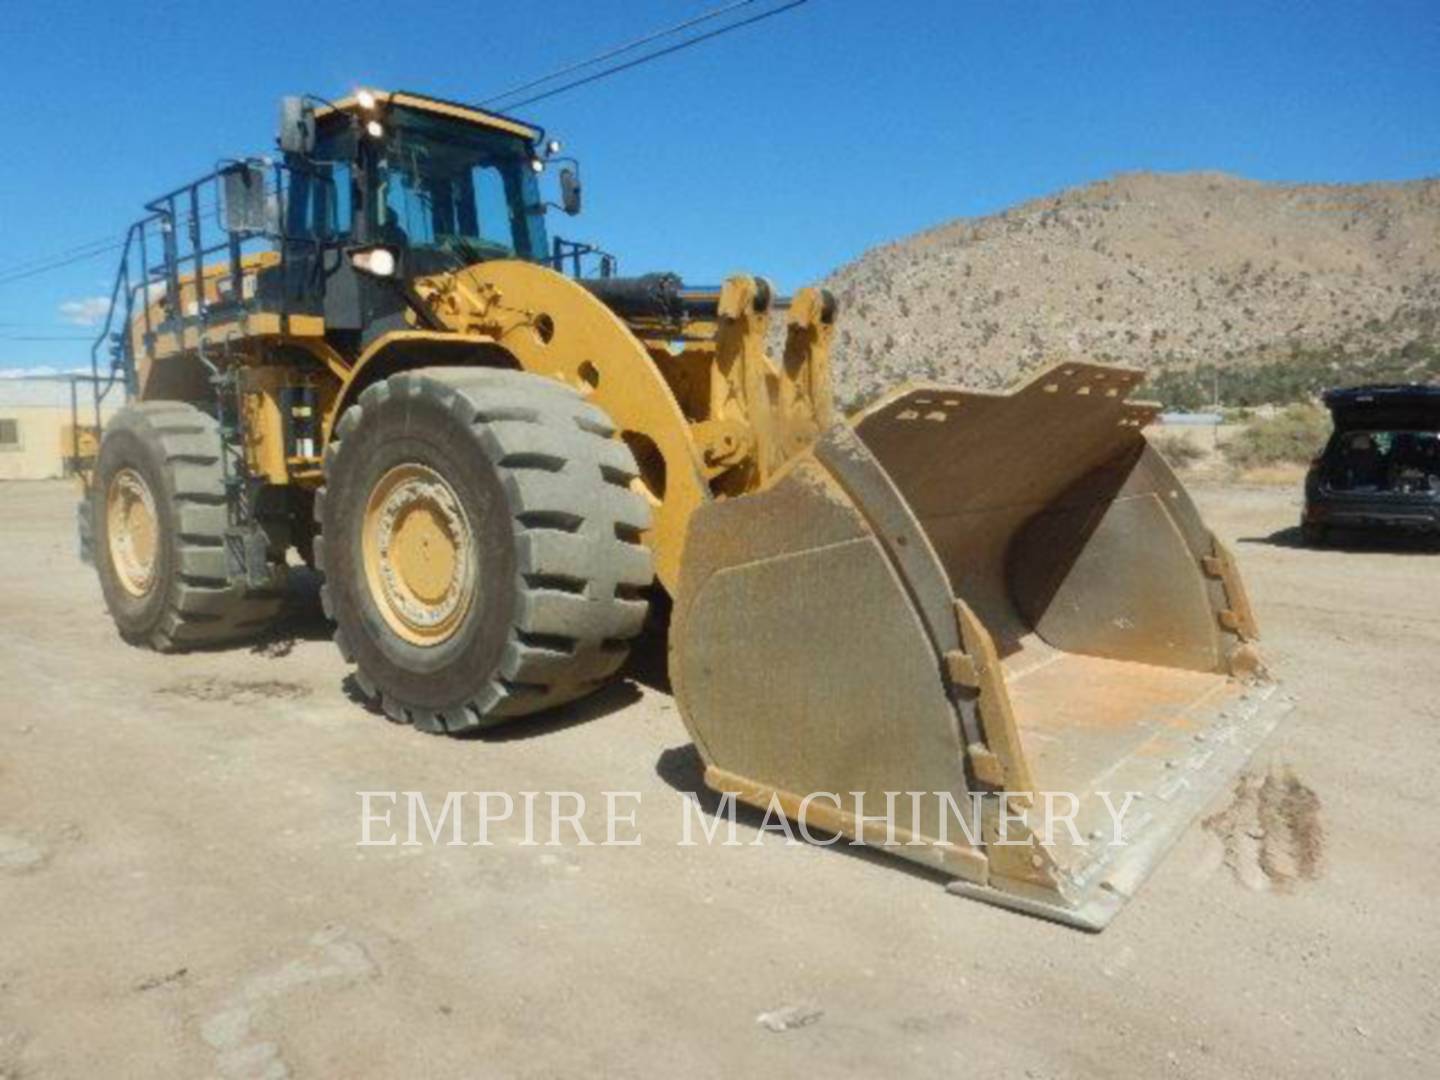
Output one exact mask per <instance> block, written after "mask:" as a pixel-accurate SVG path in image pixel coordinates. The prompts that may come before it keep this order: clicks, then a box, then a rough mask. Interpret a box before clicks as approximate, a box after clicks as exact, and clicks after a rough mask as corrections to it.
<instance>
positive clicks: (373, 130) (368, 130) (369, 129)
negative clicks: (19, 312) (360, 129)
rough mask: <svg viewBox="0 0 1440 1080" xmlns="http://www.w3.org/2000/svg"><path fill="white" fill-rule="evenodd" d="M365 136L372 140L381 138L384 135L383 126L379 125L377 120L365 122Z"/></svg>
mask: <svg viewBox="0 0 1440 1080" xmlns="http://www.w3.org/2000/svg"><path fill="white" fill-rule="evenodd" d="M365 134H366V135H369V136H370V137H371V138H372V139H380V138H383V137H384V135H385V125H384V124H382V123H380V121H379V120H370V121H367V122H366V124H365Z"/></svg>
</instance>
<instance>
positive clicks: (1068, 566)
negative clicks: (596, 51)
mask: <svg viewBox="0 0 1440 1080" xmlns="http://www.w3.org/2000/svg"><path fill="white" fill-rule="evenodd" d="M427 100H428V99H420V98H414V99H413V100H411V101H410V104H411V105H412V107H430V105H427V104H426V102H427ZM339 107H340V108H341V109H347V108H354V107H355V106H354V104H353V102H351V101H348V100H347V101H346V102H342V103H341V104H340V106H339ZM434 107H437V108H438V107H441V106H440V105H435V106H434ZM445 107H450V106H445ZM451 108H453V107H451ZM475 115H476V117H477V119H476V120H475V122H476V123H488V122H494V123H500V122H502V120H500V119H497V118H488V119H487V118H486V117H485V114H480V113H478V112H476V114H475ZM503 122H504V123H511V122H510V121H503ZM527 130H528V129H527ZM267 258H268V256H266V255H258V256H251V257H249V258H247V260H246V262H245V264H244V269H243V273H242V279H241V280H239V281H234V280H230V277H229V271H228V270H227V268H226V267H223V266H218V267H215V268H213V269H212V268H207V269H206V270H205V271H204V272H203V273H202V274H201V275H200V277H201V280H200V281H199V282H198V283H197V282H196V280H195V278H194V276H193V275H192V276H191V277H189V278H187V279H185V280H184V281H182V282H181V286H180V292H179V297H180V304H181V305H182V306H185V305H186V304H189V303H193V301H194V297H195V290H196V289H197V287H198V288H200V289H203V290H204V295H205V296H206V298H207V301H208V302H213V301H215V300H217V299H222V298H224V297H226V296H240V297H244V296H245V295H247V290H253V288H254V283H253V281H250V280H249V279H250V277H251V275H253V274H256V273H258V272H259V271H260V270H261V269H262V268H263V267H265V266H266V265H267V263H266V259H267ZM407 286H408V287H409V288H410V289H411V290H412V292H413V295H414V297H415V298H416V299H417V300H418V301H419V303H420V304H421V305H423V308H424V309H425V310H427V311H428V312H429V313H430V318H428V319H421V318H419V317H417V316H416V314H415V313H414V312H412V313H410V315H409V316H408V320H407V325H405V326H403V327H397V328H395V329H392V330H390V331H389V332H386V333H383V334H377V335H372V336H370V337H369V338H368V340H367V343H366V344H365V345H364V346H363V347H358V346H356V345H354V344H353V340H354V339H353V337H346V336H344V335H337V334H335V333H333V332H331V330H330V329H329V328H327V326H326V325H325V322H324V319H323V318H322V317H319V316H314V315H307V316H299V315H292V316H283V315H267V314H254V313H251V314H246V313H244V312H243V311H237V312H236V314H235V315H234V317H233V319H231V320H229V321H227V320H225V319H221V318H219V317H217V318H216V319H214V320H212V321H210V322H209V323H207V324H206V325H205V326H204V327H203V328H192V329H188V330H185V331H183V332H182V331H179V330H175V331H173V332H164V331H157V330H156V329H155V328H156V327H161V326H163V325H165V324H166V316H167V315H168V314H173V313H170V312H166V311H165V310H162V308H163V305H164V303H165V301H164V300H163V299H156V300H154V301H153V302H152V303H150V304H149V305H148V306H147V307H144V308H142V309H141V310H140V311H138V312H137V313H136V314H135V316H134V318H133V320H132V326H131V331H130V332H131V333H132V335H133V342H134V346H135V355H136V357H137V368H138V375H139V389H140V397H141V398H142V399H155V400H168V399H181V400H195V399H198V398H200V397H202V396H203V395H204V392H205V386H206V379H207V368H206V366H205V365H204V364H202V363H201V359H200V358H201V355H202V353H203V354H204V355H205V356H208V358H209V361H208V362H209V363H210V364H215V363H217V362H218V363H221V364H223V365H225V366H226V367H227V368H229V369H231V370H233V371H235V372H236V373H237V379H236V385H237V386H238V395H239V398H240V400H241V403H242V404H241V408H240V415H241V422H242V429H243V435H244V449H245V456H246V463H247V466H248V468H249V470H250V472H251V473H252V474H253V475H255V476H259V477H263V478H264V479H265V480H266V481H267V482H268V483H270V484H273V485H278V486H285V485H290V486H294V487H298V488H306V489H314V488H317V487H319V486H320V485H321V484H322V483H323V481H324V469H323V455H324V448H325V444H326V442H327V441H328V440H329V439H330V438H331V434H332V432H334V431H335V429H336V427H337V424H338V423H339V419H340V417H341V416H342V415H343V414H344V412H345V410H346V409H347V408H348V407H349V406H351V405H352V404H353V403H355V402H356V400H357V399H358V397H359V396H360V394H361V393H362V392H363V391H364V390H365V389H366V387H368V386H371V385H373V384H374V383H376V382H377V381H379V380H383V379H387V378H390V377H392V376H395V375H398V374H400V373H402V372H406V371H409V370H411V369H415V368H433V367H436V366H455V365H476V366H489V367H507V368H513V369H518V370H522V371H525V372H530V373H533V374H537V375H542V376H545V377H547V378H550V379H554V380H558V381H560V382H563V383H566V384H568V385H569V386H571V387H573V388H575V389H576V390H578V391H579V392H581V393H582V394H584V395H585V396H586V398H587V399H588V400H589V401H591V402H593V403H594V404H595V405H597V406H599V407H600V408H601V409H602V410H604V412H605V414H607V415H608V416H609V417H610V418H612V419H613V421H614V424H615V426H616V428H617V429H618V436H617V437H618V438H620V439H623V440H624V442H625V443H626V445H627V446H628V447H629V449H630V451H631V452H632V453H633V455H634V459H635V462H636V465H637V467H638V473H639V476H638V479H637V480H636V481H635V482H634V483H635V485H636V488H637V489H638V490H639V491H640V493H641V494H643V496H644V497H645V499H646V500H647V501H648V502H649V503H650V506H651V508H652V514H651V522H652V524H651V527H650V529H649V531H648V532H647V533H646V534H645V536H644V540H645V543H646V545H647V546H648V547H649V548H650V549H651V551H652V553H653V557H654V567H655V573H656V576H657V577H658V579H659V583H660V585H661V586H663V587H664V589H665V590H667V591H668V592H669V593H670V594H671V595H672V596H673V598H674V611H673V619H672V625H671V628H670V652H671V670H672V679H673V685H674V690H675V695H676V698H677V701H678V703H679V706H680V709H681V712H682V715H683V717H684V720H685V723H686V725H687V727H688V728H689V731H690V733H691V735H692V737H693V739H694V742H695V745H696V748H697V750H698V752H699V754H700V756H701V758H702V759H703V761H704V764H705V767H706V772H705V776H706V781H707V783H708V784H710V785H711V786H712V787H714V788H716V789H719V790H721V791H727V792H733V793H734V794H735V795H736V796H737V797H738V798H739V799H740V800H742V801H744V802H746V803H750V804H753V805H755V806H758V807H768V806H771V805H772V804H776V805H778V806H779V807H780V808H781V810H782V812H783V813H785V814H786V815H788V816H789V817H791V818H800V817H805V818H807V819H808V822H809V824H810V825H812V826H813V827H815V828H817V829H824V830H830V831H831V832H833V833H838V834H841V835H843V836H845V837H849V838H852V839H857V840H861V841H864V842H868V843H879V844H881V845H882V846H884V847H886V848H887V849H888V850H890V851H891V852H893V853H894V854H896V855H898V856H900V857H904V858H907V859H911V860H914V861H918V862H921V863H923V864H925V865H928V866H930V867H932V868H935V869H937V870H940V871H942V872H944V873H946V874H948V875H950V876H951V877H952V878H953V879H954V882H955V885H954V888H955V889H956V891H961V892H966V893H970V894H974V895H978V896H981V897H982V898H985V899H989V900H992V901H995V902H999V903H1003V904H1008V905H1011V906H1017V907H1023V908H1026V909H1027V910H1031V911H1034V912H1037V913H1040V914H1043V915H1046V916H1048V917H1053V918H1057V919H1060V920H1063V921H1066V922H1070V923H1074V924H1076V925H1081V926H1087V927H1091V928H1096V927H1099V926H1103V925H1104V924H1105V922H1107V921H1108V920H1109V918H1111V917H1112V916H1113V915H1114V913H1115V911H1116V910H1118V908H1119V906H1120V904H1121V903H1122V902H1123V901H1124V899H1125V898H1127V897H1128V896H1129V895H1130V894H1131V893H1132V892H1133V891H1134V889H1135V887H1136V886H1137V885H1138V883H1139V881H1140V880H1141V879H1143V877H1144V875H1145V873H1146V872H1148V870H1149V869H1150V868H1151V867H1152V866H1153V865H1154V863H1155V862H1156V861H1157V859H1158V858H1159V856H1160V855H1161V854H1162V853H1163V851H1164V850H1165V848H1166V847H1168V845H1169V843H1170V842H1171V841H1173V839H1174V838H1175V836H1176V835H1177V834H1178V832H1179V831H1180V830H1181V829H1183V828H1184V827H1185V825H1186V824H1188V822H1189V821H1190V820H1191V819H1192V818H1193V816H1194V815H1195V814H1196V813H1197V812H1198V810H1199V809H1200V807H1201V806H1202V805H1203V803H1204V801H1205V800H1206V799H1207V798H1209V797H1210V795H1211V794H1212V793H1213V792H1215V791H1216V790H1218V789H1219V788H1220V787H1221V786H1223V785H1224V784H1225V783H1227V782H1228V781H1229V780H1230V779H1231V778H1232V777H1233V775H1234V773H1235V772H1236V771H1237V770H1238V769H1239V768H1240V767H1241V766H1242V765H1243V763H1244V762H1245V760H1246V759H1247V757H1248V756H1249V754H1250V752H1251V751H1252V750H1253V749H1254V747H1255V746H1256V745H1258V742H1259V740H1260V739H1261V738H1263V737H1264V734H1265V733H1266V732H1267V731H1268V730H1269V728H1270V726H1271V725H1272V724H1273V723H1274V720H1275V716H1276V715H1277V712H1278V704H1277V699H1276V698H1275V697H1274V696H1273V695H1272V693H1271V690H1272V687H1271V686H1270V684H1269V683H1268V682H1267V679H1266V676H1265V673H1264V669H1263V665H1262V664H1261V662H1260V659H1259V656H1258V654H1257V652H1256V648H1255V640H1256V637H1257V630H1256V624H1255V619H1254V616H1253V615H1252V613H1251V610H1250V607H1249V604H1248V602H1247V600H1246V598H1245V593H1244V589H1243V586H1242V584H1241V581H1240V577H1239V574H1238V572H1237V570H1236V568H1235V564H1234V561H1233V559H1232V558H1231V556H1230V554H1229V552H1228V551H1227V550H1226V549H1225V547H1224V545H1223V544H1221V543H1220V542H1219V541H1218V540H1217V539H1216V537H1215V536H1214V534H1213V533H1212V532H1211V531H1210V530H1209V529H1207V528H1206V527H1205V525H1204V524H1203V522H1202V521H1201V519H1200V516H1199V514H1198V513H1197V511H1196V509H1195V507H1194V505H1193V504H1192V502H1191V501H1190V499H1189V497H1188V496H1187V494H1186V493H1185V491H1184V490H1183V488H1182V486H1181V485H1180V483H1179V481H1178V480H1177V479H1176V478H1175V476H1174V474H1173V473H1172V472H1171V471H1170V469H1169V468H1168V467H1167V466H1166V465H1165V464H1164V462H1163V461H1162V460H1161V459H1160V458H1159V456H1158V455H1157V454H1155V453H1154V452H1153V451H1152V450H1150V449H1149V447H1148V445H1147V443H1146V441H1145V438H1144V435H1143V433H1142V429H1143V428H1144V426H1145V424H1146V423H1148V422H1149V420H1150V419H1151V418H1152V417H1153V414H1154V411H1155V410H1154V407H1153V406H1150V405H1145V404H1139V403H1135V402H1133V401H1132V400H1131V396H1130V395H1131V392H1132V391H1133V389H1134V388H1135V386H1136V385H1137V383H1138V382H1139V378H1140V376H1139V374H1138V373H1137V372H1134V371H1130V370H1126V369H1122V368H1116V367H1107V366H1100V365H1096V364H1088V363H1066V364H1060V365H1057V366H1055V367H1053V368H1051V369H1049V370H1047V371H1044V372H1043V373H1041V374H1039V375H1036V376H1035V377H1033V378H1032V379H1030V380H1029V381H1027V382H1025V383H1024V384H1023V385H1021V386H1019V387H1017V388H1015V389H1013V390H1011V391H1010V392H1007V393H1000V394H995V393H981V392H977V391H972V390H965V389H960V388H953V387H943V386H915V387H906V388H902V389H899V390H896V391H895V392H893V393H891V394H889V395H887V396H886V397H884V398H882V399H881V400H880V401H878V402H875V403H874V404H872V405H871V406H869V407H868V408H866V409H864V410H863V411H862V412H860V413H859V414H858V415H856V416H854V417H851V418H849V419H845V418H841V417H838V416H836V415H835V412H834V406H833V403H832V398H831V391H830V373H829V359H828V357H829V341H830V337H831V334H832V332H833V329H834V322H835V318H836V311H835V305H834V302H833V300H832V299H831V298H830V297H829V295H828V294H826V293H824V292H823V291H822V290H820V289H813V288H812V289H804V290H801V291H800V292H799V293H797V294H796V295H795V297H793V299H792V300H791V301H790V302H789V303H788V305H787V306H786V307H785V308H784V309H783V312H782V311H780V310H778V309H777V310H774V311H772V304H771V299H770V297H771V294H770V290H769V288H768V286H767V285H766V283H765V282H764V281H763V280H762V279H759V278H754V277H747V276H736V277H733V278H731V279H729V280H728V281H726V282H725V284H724V285H723V287H721V288H720V289H719V291H718V294H717V295H715V296H714V297H713V302H712V303H711V304H709V305H708V306H707V307H706V309H705V310H706V311H709V312H713V315H711V316H707V317H706V318H704V319H695V318H691V319H687V320H686V321H685V322H684V324H683V325H680V326H677V325H675V323H674V322H673V321H672V320H658V319H657V320H647V319H646V318H644V317H629V318H626V317H622V316H621V315H619V314H617V313H616V312H615V311H614V310H612V309H611V307H609V306H607V305H606V304H605V303H603V302H602V301H601V300H600V299H599V298H597V296H596V295H594V294H593V293H592V291H590V290H587V289H586V288H585V287H584V286H582V285H581V284H579V283H577V282H576V281H574V280H572V279H570V278H568V277H565V276H563V275H562V274H560V273H557V272H555V271H554V270H551V269H549V268H546V267H544V266H541V265H537V264H534V263H529V262H522V261H516V260H503V259H502V260H490V261H481V262H476V263H474V264H472V265H469V266H467V267H465V268H463V269H459V270H455V271H451V272H444V273H439V274H430V275H427V276H422V277H418V278H416V279H414V280H413V281H411V282H408V283H407ZM773 318H783V319H784V320H785V336H784V340H785V345H784V348H783V352H782V354H781V355H780V356H778V357H773V358H772V357H770V356H768V355H767V354H766V349H765V342H766V338H767V332H768V328H769V323H770V321H771V320H772V319H773ZM172 324H173V323H172ZM297 386H299V387H306V388H308V389H310V390H312V391H313V397H312V399H311V400H313V402H314V405H313V406H312V407H313V408H315V409H316V410H318V413H319V416H318V417H317V418H316V419H318V421H319V429H320V432H321V436H320V438H319V439H318V440H317V441H316V442H315V444H314V445H311V446H306V447H303V448H301V449H300V451H299V452H295V450H294V448H293V447H292V448H291V450H289V451H287V449H286V447H287V442H286V439H285V437H284V430H285V424H286V422H287V417H286V416H285V415H284V409H285V407H286V406H285V401H286V400H287V398H286V397H285V391H286V390H287V389H293V388H295V387H297ZM914 792H918V793H922V795H923V797H922V798H918V799H917V798H914V797H912V796H911V795H909V794H907V793H914ZM857 793H858V794H860V795H862V796H863V797H864V799H865V800H866V802H865V803H864V807H865V808H864V809H859V808H858V805H857V803H856V801H855V799H854V796H855V795H856V794H857ZM1046 793H1051V795H1053V796H1054V797H1053V798H1051V797H1050V796H1047V795H1046ZM1126 793H1137V794H1136V795H1135V796H1134V797H1133V798H1132V799H1131V805H1130V807H1129V812H1128V814H1126V815H1125V817H1124V823H1123V828H1122V829H1120V830H1119V832H1115V831H1114V830H1112V828H1111V826H1112V822H1113V815H1112V813H1111V811H1110V809H1109V806H1110V803H1107V800H1111V801H1113V805H1115V806H1116V807H1117V808H1118V807H1119V806H1120V804H1121V803H1123V802H1125V796H1126ZM1066 794H1068V795H1070V796H1073V798H1074V800H1075V808H1076V809H1075V813H1074V815H1073V828H1069V827H1067V828H1064V829H1062V830H1061V835H1060V837H1059V838H1058V839H1055V838H1054V837H1053V835H1047V834H1049V833H1051V832H1053V830H1049V829H1047V827H1046V822H1045V821H1043V820H1042V817H1043V812H1045V811H1047V810H1050V809H1053V808H1054V803H1055V802H1056V801H1057V800H1059V802H1060V805H1061V806H1065V805H1066V803H1065V801H1064V799H1063V798H1062V796H1064V795H1066ZM822 796H823V797H822ZM887 799H888V800H889V801H890V802H891V803H892V804H893V805H894V807H895V810H894V811H893V813H892V814H891V820H890V821H888V822H886V824H885V825H884V827H883V828H882V827H881V826H880V825H878V824H876V823H875V822H874V821H872V820H871V817H872V815H874V814H876V813H879V812H880V811H879V810H878V809H877V808H878V807H884V806H886V803H887ZM971 805H973V806H975V807H977V808H978V811H979V814H980V821H981V830H980V834H979V835H977V836H974V837H973V838H972V837H966V836H962V835H959V830H958V826H957V824H956V823H955V822H953V821H951V820H948V818H947V815H949V814H950V813H951V809H950V808H951V807H952V806H959V807H962V808H964V807H966V806H971ZM897 814H898V820H896V815H897ZM1102 837H1103V838H1104V839H1103V841H1102V839H1101V838H1102ZM1051 840H1055V842H1053V843H1052V842H1050V841H1051ZM1117 841H1118V842H1117Z"/></svg>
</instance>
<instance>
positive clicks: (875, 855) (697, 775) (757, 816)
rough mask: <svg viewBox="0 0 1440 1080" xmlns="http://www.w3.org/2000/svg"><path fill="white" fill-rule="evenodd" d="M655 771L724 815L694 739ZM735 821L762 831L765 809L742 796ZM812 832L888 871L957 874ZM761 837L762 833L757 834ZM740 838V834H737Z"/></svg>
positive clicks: (663, 757) (945, 877)
mask: <svg viewBox="0 0 1440 1080" xmlns="http://www.w3.org/2000/svg"><path fill="white" fill-rule="evenodd" d="M655 775H656V776H658V777H659V778H660V779H661V780H663V781H664V782H665V784H666V785H667V786H668V787H670V788H672V789H673V790H674V791H675V792H676V793H677V794H679V795H680V796H681V797H682V798H684V797H686V796H693V797H694V799H695V802H696V805H698V806H699V808H700V812H701V813H702V814H704V815H705V816H706V817H707V818H710V819H712V820H713V819H715V818H718V817H721V816H722V809H723V807H722V803H721V797H720V796H719V795H718V794H716V793H715V792H714V791H712V790H710V789H709V788H708V787H706V786H705V763H704V762H703V761H701V760H700V753H699V751H697V750H696V749H695V744H694V743H686V744H685V745H684V746H672V747H670V748H669V749H668V750H662V751H661V752H660V756H659V758H657V759H656V761H655ZM734 807H735V821H736V822H737V823H738V824H739V825H741V826H742V827H744V828H745V829H748V830H753V831H754V832H755V833H757V834H758V833H759V832H760V831H761V827H762V825H763V824H764V822H765V813H764V811H761V810H757V809H755V808H754V807H753V806H747V805H746V804H745V803H742V802H739V801H738V800H737V801H736V802H735V804H734ZM778 828H779V826H778V825H772V827H771V831H775V830H776V829H778ZM808 828H809V830H810V835H812V836H814V837H815V838H816V839H817V840H818V841H820V843H817V844H815V845H813V846H815V847H823V848H825V849H826V850H828V851H834V852H839V853H840V854H842V855H844V856H846V857H848V858H851V859H860V860H861V861H862V862H867V863H871V864H873V865H875V866H878V867H882V868H884V870H885V872H886V873H892V874H893V873H895V872H896V871H897V870H898V871H899V872H901V873H903V874H906V875H908V876H910V877H913V878H919V879H920V880H922V881H927V882H932V883H934V884H937V885H944V884H946V883H947V882H949V881H952V880H953V878H952V876H951V875H949V874H944V873H941V872H940V871H938V870H932V869H931V868H930V867H928V866H921V865H920V864H918V863H913V862H911V861H909V860H908V859H902V858H900V857H899V856H896V855H889V854H886V852H885V850H884V849H883V848H880V847H876V846H874V845H864V846H861V845H857V844H852V842H851V841H850V840H849V839H847V838H846V837H843V836H837V834H835V833H832V832H829V831H827V830H825V829H821V828H819V827H817V826H813V825H811V826H808ZM790 831H791V832H792V833H793V834H794V835H795V837H796V839H799V840H803V837H801V835H800V833H799V830H798V828H797V827H796V826H795V824H794V823H793V822H792V823H791V824H790ZM757 838H758V836H757ZM737 839H738V837H737ZM750 842H751V841H750V840H742V841H741V843H750Z"/></svg>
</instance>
